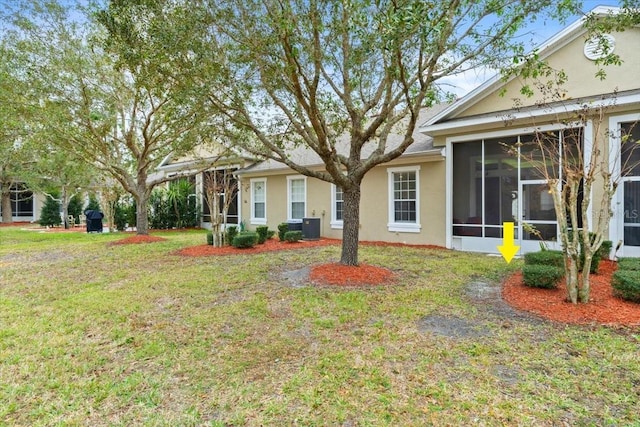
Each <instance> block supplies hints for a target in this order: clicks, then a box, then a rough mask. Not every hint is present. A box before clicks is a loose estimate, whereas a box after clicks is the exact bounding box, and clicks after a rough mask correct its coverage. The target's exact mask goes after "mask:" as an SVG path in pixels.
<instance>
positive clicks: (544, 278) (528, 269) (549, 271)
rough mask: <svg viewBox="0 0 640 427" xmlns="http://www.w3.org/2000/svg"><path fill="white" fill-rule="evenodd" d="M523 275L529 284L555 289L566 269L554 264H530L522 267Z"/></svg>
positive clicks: (533, 286) (525, 281)
mask: <svg viewBox="0 0 640 427" xmlns="http://www.w3.org/2000/svg"><path fill="white" fill-rule="evenodd" d="M522 276H523V278H524V284H525V285H527V286H531V287H532V288H545V289H553V288H555V287H556V286H557V283H558V281H559V280H560V279H562V277H563V276H564V269H563V268H559V267H557V266H553V265H539V264H530V265H525V266H524V267H522Z"/></svg>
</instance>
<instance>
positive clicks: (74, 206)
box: [67, 194, 82, 226]
mask: <svg viewBox="0 0 640 427" xmlns="http://www.w3.org/2000/svg"><path fill="white" fill-rule="evenodd" d="M67 213H68V214H69V215H73V220H74V222H75V224H79V223H80V214H81V213H82V199H81V198H80V196H79V195H78V194H74V195H73V196H71V199H69V203H68V204H67ZM69 225H70V226H73V225H74V224H69Z"/></svg>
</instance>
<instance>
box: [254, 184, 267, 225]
mask: <svg viewBox="0 0 640 427" xmlns="http://www.w3.org/2000/svg"><path fill="white" fill-rule="evenodd" d="M266 223H267V178H254V179H252V180H251V224H266Z"/></svg>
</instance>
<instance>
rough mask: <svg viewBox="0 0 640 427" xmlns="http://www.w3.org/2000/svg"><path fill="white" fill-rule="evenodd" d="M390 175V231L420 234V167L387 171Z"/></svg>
mask: <svg viewBox="0 0 640 427" xmlns="http://www.w3.org/2000/svg"><path fill="white" fill-rule="evenodd" d="M387 172H388V175H389V223H388V229H389V231H397V232H408V233H419V232H420V228H421V226H420V198H419V195H420V167H419V166H408V167H398V168H389V169H387Z"/></svg>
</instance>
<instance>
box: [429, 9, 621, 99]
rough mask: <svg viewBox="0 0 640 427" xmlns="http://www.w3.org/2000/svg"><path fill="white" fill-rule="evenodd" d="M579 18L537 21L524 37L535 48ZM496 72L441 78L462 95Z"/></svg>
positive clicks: (479, 71)
mask: <svg viewBox="0 0 640 427" xmlns="http://www.w3.org/2000/svg"><path fill="white" fill-rule="evenodd" d="M582 4H583V6H582V10H583V12H585V13H586V12H590V11H591V10H593V9H595V8H596V7H597V6H615V7H618V6H619V5H620V2H619V1H614V0H586V1H585V0H583V2H582ZM578 19H580V16H578V15H576V16H574V17H572V18H569V19H568V20H567V21H566V22H565V23H560V22H558V21H553V20H544V21H537V22H535V23H533V24H531V25H529V26H527V27H526V28H525V29H523V31H522V37H523V38H524V40H527V41H528V43H530V49H531V50H533V49H534V48H536V47H537V46H540V45H542V44H544V42H545V41H546V40H548V39H549V38H551V37H553V36H554V35H555V34H556V33H558V32H560V31H562V29H564V28H565V27H568V26H569V25H571V24H572V23H573V22H575V21H577V20H578ZM494 74H495V70H491V69H476V70H470V71H466V72H464V73H461V74H459V75H456V76H451V77H446V78H443V79H441V80H440V84H443V85H444V86H443V88H444V89H445V90H447V91H449V92H451V93H454V94H455V95H457V96H458V97H461V96H464V95H466V94H467V93H469V92H470V91H471V90H473V89H475V88H476V87H477V86H479V85H481V84H482V83H483V82H484V81H486V80H488V79H490V78H491V77H492V76H493V75H494Z"/></svg>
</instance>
